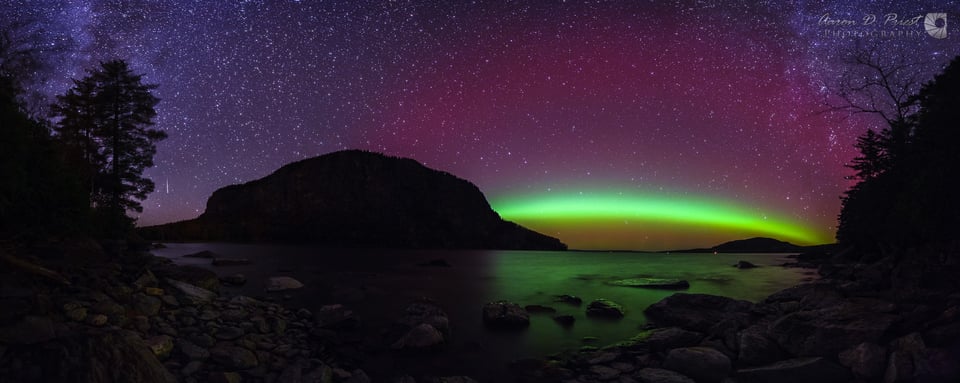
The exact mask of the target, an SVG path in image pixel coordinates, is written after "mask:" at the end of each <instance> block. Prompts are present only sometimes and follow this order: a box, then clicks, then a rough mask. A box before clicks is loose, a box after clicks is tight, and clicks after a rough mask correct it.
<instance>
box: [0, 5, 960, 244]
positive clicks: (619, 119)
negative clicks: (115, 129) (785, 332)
mask: <svg viewBox="0 0 960 383" xmlns="http://www.w3.org/2000/svg"><path fill="white" fill-rule="evenodd" d="M928 12H945V13H947V15H948V16H947V21H948V23H949V24H948V35H947V37H946V38H943V39H937V38H934V37H931V36H930V35H928V34H927V33H926V32H925V31H924V27H923V26H922V24H923V21H922V20H920V22H919V23H918V24H910V21H911V20H910V19H912V18H913V17H915V16H922V15H925V14H926V13H928ZM891 13H895V14H896V15H897V20H896V21H899V22H900V24H904V25H898V23H895V22H892V21H890V20H888V19H887V18H886V17H887V15H888V14H891ZM871 14H872V15H876V16H877V17H878V21H877V22H876V23H874V24H871V25H860V24H857V25H852V26H849V25H848V26H838V25H829V23H825V22H823V20H824V16H828V20H829V19H833V20H854V21H857V22H860V23H861V24H862V20H863V18H864V17H865V16H867V15H871ZM957 15H960V6H958V4H957V3H953V2H949V1H918V2H909V3H906V2H897V1H835V2H829V1H769V2H765V1H760V2H744V1H609V2H608V1H590V2H586V1H401V0H397V1H387V0H376V1H359V0H345V1H309V0H300V1H297V0H275V1H256V0H223V1H205V0H203V1H201V0H197V1H175V0H131V1H119V0H86V1H80V0H63V1H46V0H29V1H27V0H0V18H2V20H3V21H9V20H11V19H13V20H21V21H23V20H27V21H30V22H32V23H33V25H35V26H39V28H40V29H41V30H42V31H43V36H44V39H45V40H44V44H46V45H45V46H47V45H48V46H49V47H50V50H51V51H55V52H56V53H51V54H50V57H49V59H48V61H49V63H50V64H51V68H50V69H49V73H43V74H39V75H38V79H37V80H36V83H35V88H36V89H38V90H39V92H40V93H41V94H43V95H46V96H48V97H52V96H53V95H56V94H60V93H63V92H64V91H65V90H66V89H67V88H68V87H69V86H70V78H80V77H82V76H83V75H84V70H85V69H88V68H91V67H93V66H95V65H96V63H97V62H99V61H105V60H109V59H113V58H123V59H126V60H128V61H129V62H130V63H131V66H132V67H133V69H134V70H135V71H136V72H138V73H142V74H144V80H145V81H146V82H149V83H156V84H159V87H158V88H157V89H156V91H155V94H156V95H157V96H158V97H159V98H161V99H162V101H161V103H160V104H159V105H158V107H157V111H158V117H157V119H156V123H157V125H156V126H157V127H158V128H160V129H162V130H164V131H166V132H167V133H168V134H169V139H167V140H165V141H163V142H161V143H160V144H159V145H158V154H157V156H156V166H155V167H154V168H151V169H149V170H148V171H147V172H146V175H147V176H149V177H150V178H152V179H153V180H154V181H155V182H156V184H157V190H156V192H154V193H153V194H151V195H150V196H149V198H148V199H147V200H146V201H144V211H143V213H142V214H141V215H140V218H139V224H140V225H151V224H158V223H165V222H170V221H176V220H182V219H188V218H193V217H195V216H197V215H199V214H200V213H202V212H203V210H204V207H205V201H206V199H207V197H209V195H210V194H211V193H212V192H213V191H214V190H216V189H218V188H220V187H223V186H226V185H229V184H235V183H242V182H246V181H250V180H254V179H257V178H260V177H263V176H265V175H267V174H269V173H271V172H272V171H274V170H275V169H277V168H278V167H280V166H282V165H283V164H286V163H288V162H291V161H295V160H300V159H304V158H308V157H312V156H316V155H320V154H324V153H328V152H332V151H336V150H341V149H347V148H360V149H367V150H373V151H378V152H383V153H386V154H389V155H395V156H403V157H411V158H414V159H417V160H419V161H420V162H422V163H423V164H425V165H427V166H429V167H432V168H436V169H441V170H445V171H448V172H451V173H453V174H455V175H458V176H460V177H462V178H465V179H468V180H470V181H472V182H474V183H476V184H477V185H478V186H479V187H480V189H481V190H482V191H484V193H485V194H486V195H487V197H488V199H489V200H490V202H491V204H492V206H493V207H494V208H495V209H496V210H498V211H499V212H500V213H501V214H502V215H503V216H504V217H505V218H508V219H514V220H516V221H518V222H520V223H521V224H525V225H528V226H530V227H532V228H534V229H537V230H540V231H542V232H544V233H546V234H550V235H555V236H558V237H559V238H561V239H562V240H564V241H565V242H567V243H568V244H569V245H570V246H571V247H574V248H616V249H626V248H629V249H645V250H655V249H670V248H683V247H697V246H709V245H713V244H716V243H719V242H722V241H726V240H732V239H739V238H742V237H745V236H752V235H765V236H774V237H780V238H784V239H789V240H791V241H793V242H796V243H804V244H812V243H824V242H830V241H832V240H833V233H834V227H835V225H836V216H837V214H838V213H839V209H840V200H839V197H840V195H841V193H842V192H843V191H844V190H845V189H846V188H847V187H849V186H850V183H849V182H850V181H847V180H845V179H844V176H846V175H849V174H851V172H850V171H849V170H848V169H846V168H844V166H843V165H844V163H847V162H848V161H850V159H852V158H853V157H854V156H855V154H856V152H855V149H854V148H853V146H852V145H853V143H854V142H855V138H856V136H857V135H859V134H861V133H862V132H864V131H865V130H866V129H868V128H877V127H879V126H882V124H881V121H880V120H879V119H877V118H875V117H871V116H853V117H851V116H848V115H847V114H844V113H836V112H825V110H826V107H825V106H824V101H825V100H828V99H829V98H830V97H831V89H833V88H832V87H833V86H834V85H835V84H836V83H837V79H838V78H839V76H841V75H842V74H843V73H846V72H849V67H848V66H845V65H844V64H843V63H842V59H843V57H845V54H846V52H849V51H850V50H851V49H852V48H853V47H855V46H863V45H869V46H873V47H876V49H878V50H879V51H880V52H882V53H883V54H890V55H893V54H907V55H909V56H910V57H914V58H917V59H918V60H921V61H923V62H924V65H922V66H918V67H917V69H916V70H917V71H918V72H919V73H922V74H923V75H924V76H925V78H931V77H932V76H933V74H934V73H937V72H938V71H939V70H940V69H941V68H942V67H943V66H944V65H945V64H946V63H947V62H948V61H949V60H950V59H951V58H952V57H954V56H956V55H958V54H960V31H957V30H956V29H954V28H956V27H954V26H955V25H960V24H958V22H960V20H958V19H957ZM845 71H846V72H845ZM544 201H547V202H544ZM570 206H574V208H572V209H573V210H571V208H570ZM584 206H587V208H585V207H584ZM589 206H606V207H607V209H608V210H610V209H613V210H617V209H618V208H617V207H616V206H622V207H623V209H624V211H627V213H624V214H620V213H617V214H591V210H590V209H589V208H588V207H589ZM611 206H613V207H611ZM631 209H632V210H631ZM664 209H666V210H665V211H661V210H664ZM538 212H539V213H538ZM571 212H572V213H571ZM607 213H609V211H607ZM551 214H555V215H556V216H554V215H551ZM551 217H553V218H551ZM684 217H686V218H684ZM718 217H719V218H718ZM731 222H733V223H731ZM737 222H739V224H735V223H737ZM764 222H767V223H768V224H765V223H764Z"/></svg>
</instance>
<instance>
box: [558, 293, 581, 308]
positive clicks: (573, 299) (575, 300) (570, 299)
mask: <svg viewBox="0 0 960 383" xmlns="http://www.w3.org/2000/svg"><path fill="white" fill-rule="evenodd" d="M556 301H557V302H561V303H566V304H568V305H574V306H580V305H582V304H583V299H580V297H578V296H576V295H567V294H563V295H557V299H556Z"/></svg>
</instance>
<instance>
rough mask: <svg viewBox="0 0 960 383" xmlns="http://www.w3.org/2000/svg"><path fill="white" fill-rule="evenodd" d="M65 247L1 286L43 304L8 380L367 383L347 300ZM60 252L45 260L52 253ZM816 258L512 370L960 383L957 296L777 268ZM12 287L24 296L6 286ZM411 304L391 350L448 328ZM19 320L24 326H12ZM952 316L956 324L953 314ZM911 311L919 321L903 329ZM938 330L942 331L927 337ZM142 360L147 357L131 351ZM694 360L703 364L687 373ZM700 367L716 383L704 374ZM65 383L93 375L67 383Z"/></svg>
mask: <svg viewBox="0 0 960 383" xmlns="http://www.w3.org/2000/svg"><path fill="white" fill-rule="evenodd" d="M71 246H72V248H71ZM55 251H61V252H62V254H60V255H59V260H58V259H56V258H57V257H53V259H52V260H51V259H40V258H38V257H24V259H26V260H28V261H30V263H34V261H36V262H35V263H34V264H35V265H37V266H42V267H49V270H51V271H55V272H56V273H58V274H61V276H63V277H64V278H65V279H66V280H68V281H72V283H70V284H69V285H64V284H62V283H58V282H55V279H51V278H45V279H44V280H42V281H37V280H36V279H35V278H34V277H25V276H22V275H21V276H19V279H18V277H17V276H15V275H6V276H5V279H4V280H3V282H4V286H5V288H4V294H3V299H4V300H3V303H4V304H5V305H6V306H7V307H11V305H12V306H14V307H16V305H17V304H16V303H13V302H16V301H18V300H21V301H23V300H26V301H32V302H33V303H38V304H35V305H30V304H27V305H24V307H25V311H18V310H12V311H8V313H7V314H6V315H4V317H3V318H2V319H3V322H2V323H0V343H2V344H0V372H2V374H0V376H2V377H0V382H7V381H10V382H13V381H24V382H29V381H58V380H57V379H56V378H55V377H51V376H49V375H44V374H46V373H53V372H56V370H59V371H60V372H59V373H61V374H65V373H68V371H71V370H78V369H79V370H89V369H91V368H92V367H91V366H90V365H89V364H88V365H72V366H71V365H61V366H58V367H56V368H53V369H51V371H46V372H45V371H39V372H38V371H36V370H35V369H31V368H29V367H30V366H31V365H32V364H34V363H31V360H33V361H35V362H36V364H37V365H49V363H47V364H44V363H46V362H41V361H42V360H43V359H45V358H44V357H43V356H44V355H45V354H43V353H40V352H39V351H37V349H38V348H39V349H47V350H49V349H53V350H61V352H62V353H66V354H67V355H74V357H76V356H77V355H75V354H76V353H77V352H78V351H76V349H78V348H79V349H80V350H81V351H80V353H81V355H86V357H88V358H91V359H87V360H92V361H93V362H92V364H93V365H94V366H101V367H103V366H106V365H109V364H110V363H123V364H131V363H132V365H133V366H135V368H134V372H131V373H134V374H140V375H138V379H143V381H150V382H153V381H161V382H167V381H183V382H194V381H196V382H202V381H228V382H232V381H235V380H233V379H235V378H243V381H285V380H278V379H281V377H282V379H294V377H299V378H298V379H301V381H311V380H309V379H319V380H318V381H331V382H347V381H349V382H364V381H370V379H371V378H370V376H368V375H367V373H366V372H364V371H363V370H361V369H359V368H360V364H361V363H359V361H360V359H362V358H363V357H364V354H363V353H361V354H356V355H338V354H337V353H338V351H337V350H338V349H337V346H336V344H335V343H336V342H341V341H348V342H352V341H355V340H350V339H349V338H351V337H352V335H349V334H348V333H349V331H348V330H347V329H349V328H351V326H356V319H355V318H353V317H352V313H351V312H350V311H349V310H348V309H346V308H345V307H343V306H341V305H331V306H330V307H329V309H328V308H327V306H325V308H324V309H322V310H321V312H310V311H309V310H306V309H297V308H295V307H288V304H286V303H284V302H280V303H276V302H268V301H260V300H256V299H253V298H248V297H243V296H237V297H229V298H228V297H226V296H223V295H210V294H208V293H212V291H211V290H214V291H215V290H216V289H217V288H214V287H212V286H214V285H219V284H220V283H222V282H223V281H221V280H219V279H218V278H217V276H216V274H214V273H213V272H211V271H209V270H207V271H206V272H203V271H197V270H191V269H197V268H189V267H188V268H184V267H182V266H174V265H172V264H171V263H172V262H171V261H169V260H168V259H166V258H162V257H159V256H155V255H152V254H147V253H137V254H135V255H126V256H123V257H121V258H113V259H110V257H106V256H105V255H103V254H102V253H101V254H97V250H96V249H95V248H94V247H93V246H89V244H87V245H82V246H78V245H68V246H65V247H62V248H61V249H60V250H55ZM55 251H49V250H47V251H45V252H46V253H47V257H48V258H49V257H50V253H52V252H55ZM43 252H44V251H41V252H40V253H43ZM78 253H79V254H80V255H78ZM31 258H33V259H31ZM84 259H86V262H87V263H86V264H83V263H84V261H83V260H84ZM817 263H819V265H820V266H819V267H820V269H819V272H820V274H821V275H822V279H819V280H815V281H812V282H805V283H801V284H799V285H796V286H793V287H790V288H788V289H786V290H782V291H780V292H777V293H774V294H772V295H770V296H769V297H767V298H766V299H764V300H762V301H759V302H756V303H753V302H747V301H738V300H735V299H731V298H724V297H719V296H710V295H705V294H686V293H677V294H673V295H670V296H668V297H667V298H665V299H663V300H661V301H660V302H657V303H655V304H653V305H651V306H650V307H648V308H647V309H646V310H645V312H646V316H647V317H648V318H649V319H650V322H649V323H648V324H647V325H646V326H644V328H643V329H641V330H639V331H638V334H637V335H636V336H634V337H632V338H630V339H624V340H622V341H619V342H615V343H613V344H611V345H608V346H604V347H600V348H596V347H594V348H590V346H587V347H585V348H583V349H581V350H579V351H573V352H566V353H557V354H554V355H550V356H544V357H542V358H530V359H523V360H517V361H515V362H513V363H511V364H510V365H509V366H508V368H509V371H510V372H511V373H512V375H513V376H514V377H515V378H516V380H517V381H521V382H559V381H570V382H583V383H587V382H608V381H611V380H613V381H616V380H619V381H624V382H630V381H636V382H658V381H669V379H675V380H674V381H687V380H683V379H688V380H689V379H690V378H695V380H696V381H719V380H714V378H715V377H720V376H721V375H722V377H721V379H723V378H726V379H732V381H735V382H741V381H743V382H755V381H756V382H761V381H790V380H789V379H790V376H802V377H805V379H820V380H822V381H826V382H830V381H838V382H839V381H847V380H846V379H860V380H861V381H874V380H876V379H880V378H882V377H884V376H888V375H889V376H892V377H894V378H897V379H899V380H900V381H910V380H912V379H914V378H916V377H917V376H921V377H928V376H934V377H937V376H940V377H946V378H952V377H954V376H957V375H956V374H957V372H956V371H955V370H951V369H950V368H949V367H950V366H946V367H944V368H941V369H940V370H936V369H934V370H932V371H931V370H930V368H928V367H924V366H929V365H931V364H933V365H937V363H940V365H943V363H942V362H938V361H941V360H943V359H944V358H950V357H954V356H958V355H957V354H956V350H955V348H956V347H955V346H956V345H955V344H953V343H949V342H954V341H955V340H956V339H958V338H960V335H958V334H960V325H958V324H957V320H958V319H960V294H957V293H953V294H952V295H950V294H945V293H944V291H942V290H923V291H926V292H922V291H921V290H922V289H921V290H915V291H914V292H913V293H911V294H902V293H897V292H896V291H893V290H892V289H891V288H890V287H889V286H888V288H886V289H880V288H878V286H882V282H880V281H879V280H878V278H880V279H882V278H883V276H884V275H888V276H889V275H891V274H892V273H894V271H898V270H899V271H902V269H904V267H900V266H896V265H892V264H884V263H880V264H879V265H877V264H868V265H865V264H850V265H837V264H834V263H833V262H830V261H829V259H827V258H825V257H819V258H817V257H809V256H804V255H800V256H798V257H797V262H793V263H787V264H784V265H782V266H783V267H801V268H807V269H809V268H810V266H815V265H816V264H817ZM7 271H8V272H9V271H10V270H7ZM899 271H898V272H899ZM178 273H179V274H178ZM900 274H902V273H900ZM900 279H904V278H900ZM895 280H896V279H895ZM174 281H179V282H183V283H186V284H188V285H189V286H183V285H181V284H179V283H177V282H174ZM897 283H900V284H901V285H902V283H904V282H903V281H901V282H897ZM18 284H19V286H20V289H19V290H18V289H10V287H16V286H18ZM190 286H192V287H190ZM204 286H206V287H204ZM207 287H209V289H208V288H207ZM900 287H902V286H900ZM25 290H29V291H32V294H33V297H32V298H27V295H28V294H26V291H25ZM11 292H12V293H11ZM17 294H19V295H17ZM924 294H925V295H924ZM920 297H925V299H920ZM938 299H939V300H940V303H939V304H938V303H936V301H937V300H938ZM923 302H925V303H923ZM418 304H419V306H416V305H418ZM917 305H926V306H928V307H927V311H924V313H925V314H924V315H919V314H916V313H914V312H913V311H911V310H913V309H916V307H918V306H917ZM410 307H415V309H413V310H414V311H417V310H419V311H418V312H432V313H433V314H430V315H421V316H415V317H409V316H408V317H404V318H401V319H400V320H398V322H404V321H406V322H409V325H408V326H407V327H404V328H401V329H395V331H394V332H395V334H394V335H392V336H393V337H394V338H396V339H397V340H399V339H401V338H403V339H408V341H413V342H414V343H415V342H417V341H420V340H422V339H423V338H418V339H414V340H410V339H409V337H408V335H409V334H411V333H412V332H413V329H415V328H420V327H421V325H422V324H424V323H431V327H430V328H437V329H438V330H439V329H443V328H444V327H443V325H442V324H437V323H436V322H435V321H436V320H437V319H436V318H442V319H443V320H446V313H443V311H442V309H439V307H438V306H436V305H433V304H432V303H430V302H420V303H417V302H414V304H412V305H411V306H408V309H407V311H410V310H411V309H410ZM951 313H952V314H951ZM19 314H23V315H22V316H21V317H20V318H14V316H15V315H19ZM947 314H949V315H953V317H944V315H947ZM910 315H913V317H910V318H909V319H910V320H911V321H912V322H910V323H908V324H907V325H904V324H903V323H902V322H903V321H904V318H906V317H909V316H910ZM431 318H432V319H431ZM851 318H852V319H857V318H861V319H865V318H871V319H872V323H866V322H863V321H859V322H858V321H856V320H854V323H853V324H851V323H850V320H851ZM878 318H879V319H878ZM914 322H915V323H914ZM343 331H347V332H346V333H344V332H343ZM444 331H449V330H444ZM931 331H932V332H931ZM441 332H443V331H441ZM344 334H347V335H344ZM931 334H932V335H931ZM421 335H423V334H419V335H417V336H421ZM933 335H937V336H936V337H934V339H927V338H930V337H931V336H933ZM426 336H427V338H426V339H429V337H430V336H433V334H432V333H428V334H426ZM442 336H443V335H442V334H441V337H442ZM937 338H939V339H937ZM96 339H109V340H110V343H109V344H110V345H111V346H110V347H114V346H115V347H116V348H117V349H125V350H129V352H127V354H128V355H125V356H123V357H120V356H117V355H98V354H97V352H95V351H94V349H96V348H97V347H100V348H102V347H107V346H106V344H103V343H97V340H96ZM441 339H442V338H441ZM944 342H946V343H944ZM98 344H100V345H101V346H96V345H98ZM41 346H42V347H41ZM951 347H955V348H951ZM144 349H146V350H149V351H150V352H149V353H147V354H144V353H142V352H140V353H137V352H134V351H136V350H140V351H143V350H144ZM424 349H425V350H436V348H433V347H432V346H430V347H425V348H424ZM84 350H85V351H84ZM427 352H430V351H427ZM439 352H442V351H439ZM71 353H73V354H71ZM88 354H89V355H88ZM32 358H33V359H32ZM117 358H120V359H119V360H118V359H117ZM124 358H128V359H129V358H133V359H132V361H131V360H127V359H124ZM81 359H83V358H81ZM879 359H883V363H879V362H877V360H879ZM97 360H99V361H97ZM104 360H106V361H108V362H104ZM351 360H352V361H351ZM953 360H957V359H953ZM724 361H725V362H724ZM908 362H909V363H908ZM686 365H696V366H698V367H696V368H695V369H692V370H691V369H686V370H684V367H682V366H686ZM908 367H909V368H908ZM925 368H926V369H925ZM92 369H94V370H96V369H97V368H92ZM161 370H162V371H161ZM704 371H707V372H711V373H712V374H714V375H710V376H706V375H701V374H702V373H704ZM37 374H39V375H37ZM937 374H940V375H937ZM951 374H953V375H951ZM841 377H842V379H841ZM51 378H54V379H52V380H51ZM448 378H449V379H447V380H443V379H445V378H433V377H429V376H418V377H417V378H414V377H410V376H401V377H397V379H400V380H397V381H403V382H422V381H426V382H431V381H462V382H470V381H474V380H472V379H471V378H469V377H465V376H453V377H448ZM41 379H43V380H41ZM324 379H326V380H324ZM451 379H453V380H451ZM457 379H459V380H457ZM658 379H660V380H658ZM663 379H668V380H663ZM784 379H785V380H784ZM831 379H832V380H831ZM904 379H906V380H904ZM895 380H896V379H895ZM59 381H85V380H83V379H77V376H72V377H71V378H70V379H68V380H64V379H61V380H59ZM86 381H91V382H93V381H103V380H102V379H101V380H96V379H92V380H86ZM290 381H295V380H290ZM933 381H937V380H933Z"/></svg>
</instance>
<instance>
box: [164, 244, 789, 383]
mask: <svg viewBox="0 0 960 383" xmlns="http://www.w3.org/2000/svg"><path fill="white" fill-rule="evenodd" d="M201 250H210V251H213V252H214V253H216V254H218V255H219V256H221V257H227V258H247V259H249V260H251V261H252V262H253V263H252V264H251V265H242V266H227V267H214V266H211V265H210V264H209V260H206V259H193V258H181V256H182V255H185V254H190V253H194V252H197V251H201ZM155 254H156V255H159V256H163V257H169V258H171V259H174V260H175V261H176V262H177V263H181V264H196V265H199V266H202V267H207V268H210V269H211V270H214V271H215V272H217V274H219V275H220V276H226V275H229V274H233V273H242V274H244V275H246V276H247V277H248V280H249V282H248V283H247V285H245V286H243V287H238V288H225V289H224V292H225V293H226V294H244V295H249V296H254V297H260V298H263V297H266V296H268V294H267V293H266V292H264V290H263V280H264V279H266V278H267V277H270V276H277V275H286V276H291V277H294V278H296V279H298V280H300V281H301V282H303V283H304V284H305V285H306V287H305V288H303V289H300V290H296V291H292V292H284V293H272V294H276V296H277V297H278V298H279V297H280V296H282V295H283V294H287V295H289V297H287V298H288V299H289V301H288V303H289V304H290V305H292V306H297V307H306V308H308V309H311V310H314V311H316V310H318V309H319V308H320V307H321V306H323V305H326V304H331V303H342V304H344V305H346V306H347V307H349V308H351V309H353V310H354V311H355V313H356V314H357V315H358V317H359V318H360V320H361V321H362V323H363V329H362V332H364V333H365V334H366V337H367V338H368V339H370V340H374V341H375V340H376V337H377V334H379V331H380V329H382V328H384V327H385V326H386V325H387V324H389V323H390V322H391V321H392V320H393V319H395V318H397V317H398V316H399V315H400V313H401V312H402V310H403V308H404V307H405V306H406V305H407V304H409V303H410V302H412V301H413V300H415V299H417V298H419V297H428V298H431V299H433V300H435V301H436V302H438V303H439V304H440V305H441V307H443V308H444V309H445V310H446V311H447V314H448V315H449V317H450V323H451V327H452V332H453V334H452V338H453V339H452V341H451V344H449V345H448V346H447V347H446V349H445V351H444V352H443V353H436V354H429V355H397V354H395V353H391V352H382V353H377V354H373V355H370V356H368V357H367V358H366V359H368V360H367V365H366V366H365V367H366V368H365V369H366V370H367V372H368V373H370V374H371V375H372V376H373V377H374V378H375V380H377V381H379V380H385V379H388V378H390V377H391V376H393V375H400V374H403V373H409V374H411V375H414V376H416V375H421V374H438V375H470V376H473V377H474V378H477V379H479V380H480V381H497V380H503V378H504V377H505V376H506V374H507V372H506V367H505V366H506V364H507V363H508V362H509V361H512V360H516V359H521V358H530V357H539V358H542V357H544V356H546V355H550V354H554V353H557V352H561V351H564V350H576V349H578V348H580V347H581V346H583V345H594V346H604V345H607V344H611V343H615V342H617V341H620V340H624V339H627V338H629V337H631V336H633V335H636V333H637V331H638V328H639V327H640V326H641V325H643V324H644V323H645V321H646V319H645V318H644V316H643V309H644V308H646V307H647V306H649V305H650V304H652V303H654V302H657V301H658V300H660V299H662V298H664V297H666V296H668V295H670V294H672V293H674V292H673V291H664V290H651V289H639V288H630V287H619V286H611V285H608V284H607V282H610V281H614V280H617V279H624V278H633V277H657V278H680V279H686V280H688V281H690V289H689V290H686V292H690V293H708V294H715V295H723V296H728V297H732V298H737V299H745V300H750V301H757V300H760V299H763V298H764V297H766V296H767V295H769V294H771V293H773V292H775V291H777V290H780V289H783V288H786V287H790V286H792V285H795V284H797V283H799V282H800V281H801V280H802V279H803V278H806V277H807V275H804V272H805V270H802V269H791V268H783V267H780V266H779V265H780V264H782V263H784V262H786V261H787V260H786V259H785V258H784V255H783V254H663V253H607V252H543V251H398V250H354V249H351V250H342V249H325V248H318V247H310V246H284V245H239V244H221V243H191V244H168V247H167V248H165V249H160V250H156V251H155ZM434 259H443V260H445V261H446V262H448V263H449V264H451V265H452V266H453V267H449V268H447V267H422V266H417V264H418V263H422V262H427V261H430V260H434ZM738 260H745V261H749V262H752V263H754V264H756V265H758V266H761V267H759V268H756V269H748V270H740V269H737V268H735V267H731V265H732V264H734V263H736V262H737V261H738ZM559 294H571V295H577V296H579V297H581V298H583V300H584V305H583V306H581V307H576V306H571V305H566V304H562V303H557V302H554V299H555V298H554V297H555V296H556V295H559ZM597 298H606V299H610V300H613V301H615V302H618V303H620V304H621V305H623V307H624V308H625V310H626V316H625V317H624V318H623V319H621V320H618V321H605V320H594V319H590V318H586V317H585V316H584V309H585V307H586V304H587V303H588V302H589V301H591V300H593V299H597ZM495 300H509V301H513V302H516V303H519V304H520V305H530V304H539V305H545V306H550V307H553V308H555V309H557V311H558V314H569V315H573V316H574V317H575V318H576V324H575V325H574V326H573V327H572V328H569V329H565V328H563V327H561V326H559V325H557V324H556V323H554V321H553V319H552V315H537V314H534V315H531V325H530V328H529V329H527V330H525V331H520V332H508V333H503V332H494V331H488V330H486V329H484V327H483V324H482V321H481V316H480V308H481V307H482V305H483V304H484V303H485V302H489V301H495ZM584 338H588V339H587V340H586V341H585V339H584ZM592 338H596V340H591V339H592ZM377 378H379V379H377Z"/></svg>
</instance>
